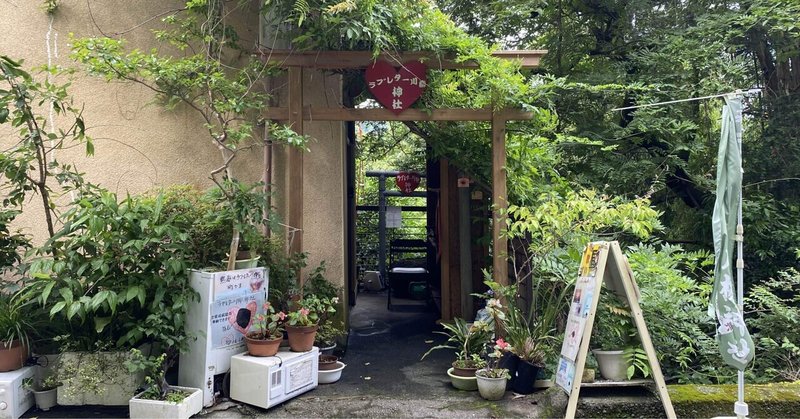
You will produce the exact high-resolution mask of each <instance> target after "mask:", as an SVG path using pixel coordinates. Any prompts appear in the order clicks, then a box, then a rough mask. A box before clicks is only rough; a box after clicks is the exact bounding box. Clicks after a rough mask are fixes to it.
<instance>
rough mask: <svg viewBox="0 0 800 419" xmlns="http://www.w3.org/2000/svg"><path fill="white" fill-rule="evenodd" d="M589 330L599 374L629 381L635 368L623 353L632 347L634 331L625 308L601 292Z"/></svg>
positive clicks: (613, 379)
mask: <svg viewBox="0 0 800 419" xmlns="http://www.w3.org/2000/svg"><path fill="white" fill-rule="evenodd" d="M592 329H593V332H592V347H593V348H594V349H592V354H593V355H594V357H595V359H596V360H597V368H598V369H599V370H600V375H601V376H603V378H605V379H606V380H612V381H625V380H628V379H630V377H632V376H633V373H634V368H633V364H632V363H631V359H630V358H629V357H628V356H626V351H628V348H631V347H632V346H634V343H635V336H636V328H635V327H634V325H633V321H632V318H631V316H630V310H629V309H628V307H627V306H626V305H624V304H623V303H622V302H621V301H620V300H619V299H618V298H616V296H615V295H612V294H611V293H608V292H606V291H605V290H603V297H602V299H601V300H600V303H599V304H598V307H597V313H596V317H595V323H594V327H593V328H592Z"/></svg>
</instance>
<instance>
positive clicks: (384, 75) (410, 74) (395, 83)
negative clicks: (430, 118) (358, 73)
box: [364, 60, 428, 115]
mask: <svg viewBox="0 0 800 419" xmlns="http://www.w3.org/2000/svg"><path fill="white" fill-rule="evenodd" d="M427 70H428V67H427V66H426V65H425V64H422V63H421V62H419V61H409V62H407V63H403V65H402V66H401V67H400V68H399V69H395V68H394V67H393V66H392V64H389V63H388V62H386V61H383V60H378V61H375V63H374V64H372V65H371V66H369V67H367V70H366V71H365V72H364V81H365V82H366V84H367V87H368V88H369V91H370V92H371V93H372V96H374V97H375V99H376V100H377V101H378V103H380V104H381V105H383V106H384V107H385V108H386V109H389V110H390V111H392V112H394V114H395V115H399V114H400V112H403V111H404V110H406V109H408V108H410V107H411V105H412V104H413V103H414V102H416V101H417V99H419V97H420V96H422V92H423V91H424V90H425V87H426V86H427V85H428V79H427V75H426V72H427Z"/></svg>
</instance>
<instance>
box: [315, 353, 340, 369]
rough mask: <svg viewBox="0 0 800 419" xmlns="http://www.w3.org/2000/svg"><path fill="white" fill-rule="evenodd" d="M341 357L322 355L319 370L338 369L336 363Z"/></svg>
mask: <svg viewBox="0 0 800 419" xmlns="http://www.w3.org/2000/svg"><path fill="white" fill-rule="evenodd" d="M338 360H339V357H338V356H336V355H320V356H319V370H320V371H328V370H333V369H336V368H337V367H338V366H339V365H338V363H337V362H336V361H338Z"/></svg>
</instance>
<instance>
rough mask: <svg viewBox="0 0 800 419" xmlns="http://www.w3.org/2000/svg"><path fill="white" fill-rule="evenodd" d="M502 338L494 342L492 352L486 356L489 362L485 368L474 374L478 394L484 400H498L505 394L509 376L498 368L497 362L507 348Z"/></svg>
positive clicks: (504, 370) (506, 371) (505, 370)
mask: <svg viewBox="0 0 800 419" xmlns="http://www.w3.org/2000/svg"><path fill="white" fill-rule="evenodd" d="M508 347H509V345H508V343H507V342H505V341H504V340H503V339H502V338H501V339H498V340H497V341H495V345H494V350H493V351H492V352H491V353H489V354H488V357H489V361H488V363H487V365H486V367H485V368H482V369H479V370H478V371H477V372H476V373H475V378H476V379H477V380H478V393H480V395H481V397H483V398H484V399H486V400H500V399H502V398H503V395H505V392H506V384H507V381H508V379H509V378H511V375H509V373H508V370H507V369H505V368H500V367H499V366H498V362H499V361H500V358H501V357H502V356H503V352H504V351H507V350H508V349H509V348H508Z"/></svg>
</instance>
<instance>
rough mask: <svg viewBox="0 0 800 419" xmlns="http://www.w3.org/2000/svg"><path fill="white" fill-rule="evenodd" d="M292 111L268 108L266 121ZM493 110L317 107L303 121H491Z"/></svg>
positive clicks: (513, 114) (516, 115)
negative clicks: (396, 111) (400, 111)
mask: <svg viewBox="0 0 800 419" xmlns="http://www.w3.org/2000/svg"><path fill="white" fill-rule="evenodd" d="M290 114H291V112H290V110H289V108H266V109H265V110H264V114H263V115H264V118H266V119H269V120H273V121H288V120H289V119H290ZM497 116H499V117H501V118H502V119H504V120H506V121H513V120H529V119H533V117H534V115H533V113H532V112H525V111H520V110H513V109H508V110H503V111H500V112H498V113H497ZM492 117H493V114H492V110H491V109H434V110H430V111H426V110H423V109H406V110H405V111H403V113H401V114H400V115H395V114H394V113H393V112H391V111H389V110H388V109H385V108H374V109H354V108H317V107H312V106H305V107H303V119H304V120H306V121H491V120H492Z"/></svg>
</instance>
